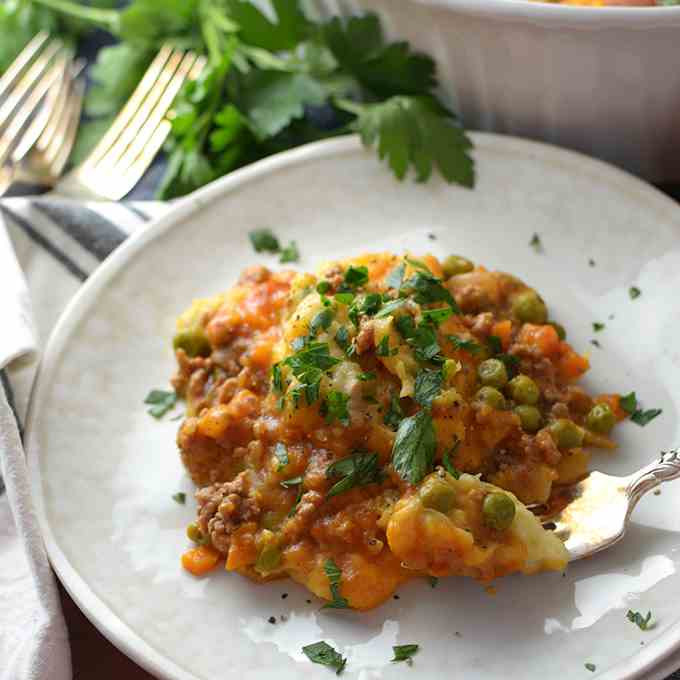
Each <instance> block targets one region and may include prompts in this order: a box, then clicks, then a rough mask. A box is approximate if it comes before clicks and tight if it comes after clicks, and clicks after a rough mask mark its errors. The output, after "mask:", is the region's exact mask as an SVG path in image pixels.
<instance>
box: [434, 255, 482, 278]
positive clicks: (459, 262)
mask: <svg viewBox="0 0 680 680" xmlns="http://www.w3.org/2000/svg"><path fill="white" fill-rule="evenodd" d="M474 268H475V265H474V264H473V263H472V262H470V260H468V259H466V258H464V257H461V256H460V255H449V256H448V257H447V258H446V259H445V260H444V262H443V263H442V269H443V271H444V276H446V278H447V279H448V278H451V277H452V276H456V275H457V274H467V272H471V271H472V270H473V269H474Z"/></svg>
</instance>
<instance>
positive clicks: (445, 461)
mask: <svg viewBox="0 0 680 680" xmlns="http://www.w3.org/2000/svg"><path fill="white" fill-rule="evenodd" d="M459 446H460V439H456V441H455V443H454V445H453V446H452V447H451V450H450V451H446V453H444V456H443V458H442V465H443V466H444V469H445V470H446V471H447V472H448V473H449V474H450V475H451V476H452V477H453V478H454V479H458V478H459V477H460V470H458V469H457V468H456V467H455V466H454V464H453V463H452V462H451V458H452V456H454V455H455V453H456V451H457V450H458V447H459Z"/></svg>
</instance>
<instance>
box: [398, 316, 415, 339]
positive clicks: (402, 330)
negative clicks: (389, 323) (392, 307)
mask: <svg viewBox="0 0 680 680" xmlns="http://www.w3.org/2000/svg"><path fill="white" fill-rule="evenodd" d="M395 325H396V327H397V330H398V331H399V334H400V335H401V337H402V338H404V339H405V340H409V339H410V338H412V337H413V336H414V335H415V332H416V324H415V322H414V321H413V317H412V316H409V315H408V314H404V315H403V316H399V317H397V320H396V321H395Z"/></svg>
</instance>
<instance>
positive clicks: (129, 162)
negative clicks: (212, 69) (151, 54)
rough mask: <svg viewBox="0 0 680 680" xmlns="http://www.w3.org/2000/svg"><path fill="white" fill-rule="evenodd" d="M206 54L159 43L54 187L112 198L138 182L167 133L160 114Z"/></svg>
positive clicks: (73, 193) (68, 192) (83, 195)
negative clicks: (100, 131)
mask: <svg viewBox="0 0 680 680" xmlns="http://www.w3.org/2000/svg"><path fill="white" fill-rule="evenodd" d="M205 64H206V60H205V59H204V58H203V57H199V56H197V55H195V54H194V53H192V52H183V51H182V50H178V49H175V48H172V47H170V46H167V45H166V46H164V47H162V48H161V50H160V52H159V53H158V55H157V56H156V58H155V59H154V60H153V62H152V63H151V65H150V66H149V68H148V70H147V72H146V74H145V75H144V77H143V78H142V80H141V82H140V83H139V85H138V86H137V89H136V90H135V91H134V93H133V94H132V96H131V98H130V100H129V101H128V103H127V104H126V105H125V107H124V108H123V110H122V111H121V112H120V113H119V114H118V116H117V118H116V119H115V120H114V122H113V124H112V125H111V127H110V128H109V130H108V131H107V132H106V134H105V135H104V137H103V138H102V139H101V141H100V142H99V144H97V146H96V147H95V148H94V150H93V151H92V153H91V154H90V155H89V156H88V157H87V159H86V160H85V161H84V162H83V163H81V164H80V165H79V166H77V167H76V168H74V169H73V170H72V171H71V172H69V173H68V174H67V175H66V176H65V177H64V178H63V179H61V180H59V181H58V182H57V183H56V185H55V187H54V191H55V192H56V193H58V194H64V195H67V196H73V197H77V198H85V199H94V200H109V201H117V200H120V199H121V198H123V196H125V195H126V194H127V193H129V192H130V191H131V189H132V188H133V187H134V186H135V184H137V182H139V180H140V179H141V177H142V175H143V174H144V172H145V171H146V169H147V168H148V167H149V165H150V164H151V162H152V161H153V159H154V156H155V155H156V154H157V153H158V151H159V150H160V148H161V146H162V145H163V142H164V141H165V139H166V137H167V136H168V134H169V132H170V128H171V123H170V121H169V120H168V119H167V116H166V114H167V113H168V111H169V110H170V107H171V106H172V104H173V101H174V100H175V97H176V96H177V93H178V92H179V90H180V88H181V87H182V85H183V83H184V81H185V80H186V79H187V78H189V79H194V78H197V77H198V76H199V74H200V72H201V71H202V70H203V68H204V67H205Z"/></svg>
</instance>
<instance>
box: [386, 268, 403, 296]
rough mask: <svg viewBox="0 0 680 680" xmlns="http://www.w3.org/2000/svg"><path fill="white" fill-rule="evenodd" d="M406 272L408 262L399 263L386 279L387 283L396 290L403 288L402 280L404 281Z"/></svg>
mask: <svg viewBox="0 0 680 680" xmlns="http://www.w3.org/2000/svg"><path fill="white" fill-rule="evenodd" d="M405 272H406V264H405V263H404V262H402V263H401V264H398V265H397V266H396V267H395V268H394V269H393V270H392V271H391V272H390V273H389V275H388V276H387V278H386V279H385V285H386V286H387V287H388V288H394V289H395V290H399V289H400V288H401V284H402V282H403V281H404V273H405Z"/></svg>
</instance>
